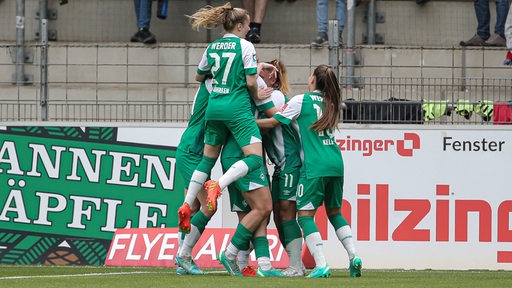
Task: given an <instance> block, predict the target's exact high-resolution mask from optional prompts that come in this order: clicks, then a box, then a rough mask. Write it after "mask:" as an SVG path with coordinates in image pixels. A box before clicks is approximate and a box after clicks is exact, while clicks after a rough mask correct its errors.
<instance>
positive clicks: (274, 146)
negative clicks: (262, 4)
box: [175, 3, 362, 278]
mask: <svg viewBox="0 0 512 288" xmlns="http://www.w3.org/2000/svg"><path fill="white" fill-rule="evenodd" d="M189 17H190V20H191V24H192V27H193V28H196V29H199V28H201V27H203V28H213V27H216V26H217V25H220V24H222V25H223V27H224V30H225V34H224V36H223V37H222V38H220V39H217V40H215V41H213V42H212V43H211V44H210V45H209V46H208V48H207V49H206V51H205V52H204V54H203V57H202V59H201V61H200V63H199V65H198V68H197V75H196V80H197V81H199V82H200V83H201V85H200V87H199V89H198V91H197V94H196V98H195V100H194V105H193V109H192V110H193V111H192V114H191V117H190V121H189V125H188V127H187V129H186V131H185V132H184V134H183V136H182V139H181V142H180V144H179V146H178V149H177V153H176V160H177V168H178V169H179V170H180V172H181V174H182V175H183V177H184V178H185V183H188V186H187V187H186V189H185V190H186V196H185V201H184V203H183V205H182V206H181V207H180V208H179V210H178V217H179V223H178V226H179V229H180V232H179V233H180V237H179V242H178V244H179V249H178V254H177V255H176V257H175V262H176V264H177V265H178V267H179V268H178V270H177V273H179V274H193V275H198V274H203V272H202V270H201V269H200V268H199V267H197V265H196V264H195V262H194V260H193V257H192V248H193V247H194V245H195V244H196V243H197V241H198V240H199V237H200V236H201V233H202V232H203V231H204V229H205V227H206V226H207V223H208V221H209V220H210V219H211V217H212V216H213V214H214V213H215V211H216V209H217V198H218V197H219V196H220V194H221V191H223V190H224V189H225V188H227V190H228V191H229V196H230V203H231V210H232V211H234V212H237V214H238V219H239V224H238V226H237V228H236V231H235V233H234V235H233V237H232V238H231V241H230V243H229V245H228V246H227V247H226V249H225V250H224V251H221V252H220V253H219V255H218V257H217V258H218V260H219V262H220V263H221V264H222V265H223V266H224V267H225V268H226V270H227V272H228V273H229V274H230V275H233V276H260V277H283V276H288V277H292V276H306V269H305V268H304V265H303V264H302V260H301V254H302V253H301V252H302V251H301V250H302V241H303V239H304V241H305V242H306V245H307V247H308V249H309V251H310V252H311V255H312V256H313V258H314V260H315V268H314V269H313V270H312V271H311V272H309V274H307V276H306V277H309V278H320V277H329V276H330V275H331V270H330V268H329V266H328V264H327V262H326V260H325V255H324V251H323V245H322V242H323V241H322V238H321V236H320V233H319V231H318V228H317V226H316V224H315V222H314V215H315V212H316V210H317V208H318V207H320V206H321V205H322V204H323V205H325V208H326V212H327V216H328V218H329V221H330V223H331V224H332V226H333V227H334V230H335V231H336V235H337V237H338V239H339V240H340V242H341V243H342V244H343V246H344V248H345V249H346V251H347V253H348V256H349V259H350V263H349V269H350V276H352V277H359V276H361V268H362V261H361V259H360V258H359V257H358V256H357V254H356V249H355V245H354V240H353V238H352V232H351V229H350V226H349V225H348V223H347V221H346V220H345V219H344V217H343V216H342V215H341V202H342V199H343V173H344V167H343V159H342V156H341V152H340V150H339V148H338V146H337V145H336V142H335V141H334V129H336V128H337V125H338V120H339V109H340V104H341V103H340V101H341V100H340V98H341V94H340V93H341V92H340V87H339V84H338V80H337V77H336V75H335V73H334V71H333V70H332V68H330V67H328V66H326V65H320V66H318V67H316V69H315V70H314V71H313V73H312V75H311V76H310V77H309V79H308V88H309V91H310V92H308V93H304V94H300V95H296V96H294V97H293V98H291V100H289V101H288V99H287V98H286V96H285V95H286V94H288V93H289V87H288V81H287V77H286V67H285V66H284V65H283V63H282V62H281V61H279V60H274V61H272V62H270V63H258V62H257V57H256V51H255V48H254V46H253V45H252V43H250V42H248V41H246V40H245V39H244V38H245V35H246V34H247V33H248V32H249V30H250V28H249V23H250V17H249V14H248V12H247V11H246V10H244V9H241V8H233V7H232V6H231V4H230V3H226V4H225V5H223V6H219V7H211V6H206V7H204V8H201V9H199V10H198V11H197V12H196V13H194V14H192V15H191V16H189ZM263 87H269V88H267V89H264V88H263ZM255 114H256V115H259V116H256V118H258V119H256V118H255ZM260 129H261V130H260ZM260 131H261V132H260ZM262 135H263V137H262ZM263 147H264V148H265V152H266V154H267V155H268V157H269V159H270V160H271V161H272V162H273V164H274V174H273V175H272V184H271V185H270V184H269V180H268V177H267V172H266V169H265V164H264V160H263V159H264V158H263V155H264V154H263V151H264V149H263ZM221 151H222V156H221V164H222V168H223V171H224V174H223V175H222V176H221V177H220V178H219V179H218V180H217V181H215V180H208V179H209V176H210V173H211V170H212V168H213V166H214V165H215V163H216V161H217V158H218V157H219V156H220V155H221ZM270 187H271V189H270ZM271 190H272V191H271ZM272 211H274V223H275V224H276V227H277V230H278V231H279V238H280V240H281V243H282V244H283V245H284V247H285V249H286V251H287V253H288V255H289V258H290V265H289V267H288V268H287V269H284V270H283V271H279V270H277V269H275V268H274V267H273V266H272V264H271V262H270V254H269V246H268V240H267V237H266V236H267V224H268V221H269V217H270V214H271V213H272ZM192 214H193V217H192ZM252 249H254V252H255V255H256V258H257V262H258V267H257V269H254V268H252V267H251V266H249V265H248V257H249V253H250V251H251V250H252Z"/></svg>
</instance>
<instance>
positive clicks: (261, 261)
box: [257, 257, 272, 271]
mask: <svg viewBox="0 0 512 288" xmlns="http://www.w3.org/2000/svg"><path fill="white" fill-rule="evenodd" d="M257 260H258V267H259V268H260V269H261V270H263V271H268V270H270V269H272V264H270V258H269V257H259V258H258V259H257Z"/></svg>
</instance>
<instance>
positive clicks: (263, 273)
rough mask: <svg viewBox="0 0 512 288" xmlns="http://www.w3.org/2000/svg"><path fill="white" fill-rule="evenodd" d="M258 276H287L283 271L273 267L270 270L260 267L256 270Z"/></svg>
mask: <svg viewBox="0 0 512 288" xmlns="http://www.w3.org/2000/svg"><path fill="white" fill-rule="evenodd" d="M256 276H258V277H286V276H285V275H284V274H283V273H281V271H279V270H277V269H275V268H271V269H269V270H262V269H261V268H259V267H258V272H256Z"/></svg>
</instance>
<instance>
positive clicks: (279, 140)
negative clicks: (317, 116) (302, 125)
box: [259, 59, 305, 277]
mask: <svg viewBox="0 0 512 288" xmlns="http://www.w3.org/2000/svg"><path fill="white" fill-rule="evenodd" d="M269 64H272V65H273V66H275V67H276V68H277V73H275V74H271V73H269V70H262V71H261V72H260V73H259V75H260V76H261V78H262V79H263V80H264V81H265V83H266V84H267V86H269V87H272V88H274V90H273V91H272V95H271V99H272V102H274V105H275V107H276V108H278V109H281V107H283V106H284V105H285V104H286V102H288V98H286V96H285V95H288V94H289V92H290V87H289V84H288V75H287V72H286V66H285V65H284V63H283V62H282V61H281V60H279V59H274V60H272V61H270V62H269ZM262 136H263V147H264V148H265V152H266V153H267V156H268V157H269V159H270V160H271V161H272V163H273V164H274V173H273V176H272V185H271V187H272V201H273V212H274V223H275V225H276V228H277V230H278V231H279V239H280V240H281V243H282V244H283V246H284V247H285V249H286V252H287V253H288V257H289V259H290V265H289V267H288V268H286V269H285V270H283V271H282V273H283V274H284V275H285V276H290V277H294V276H304V274H305V268H304V265H303V263H302V258H301V254H302V232H301V231H300V227H299V224H298V223H297V211H296V204H295V201H296V195H297V193H296V190H297V183H298V180H299V175H300V174H299V172H300V167H301V159H300V140H299V136H298V131H296V130H295V129H294V128H293V127H292V126H291V125H282V126H277V127H275V128H273V129H270V130H269V131H268V132H267V133H262Z"/></svg>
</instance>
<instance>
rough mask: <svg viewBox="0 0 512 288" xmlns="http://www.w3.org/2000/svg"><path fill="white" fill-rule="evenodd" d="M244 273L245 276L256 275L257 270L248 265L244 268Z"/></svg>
mask: <svg viewBox="0 0 512 288" xmlns="http://www.w3.org/2000/svg"><path fill="white" fill-rule="evenodd" d="M242 275H244V276H245V277H256V270H254V268H252V267H251V266H247V267H245V268H244V269H242Z"/></svg>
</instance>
